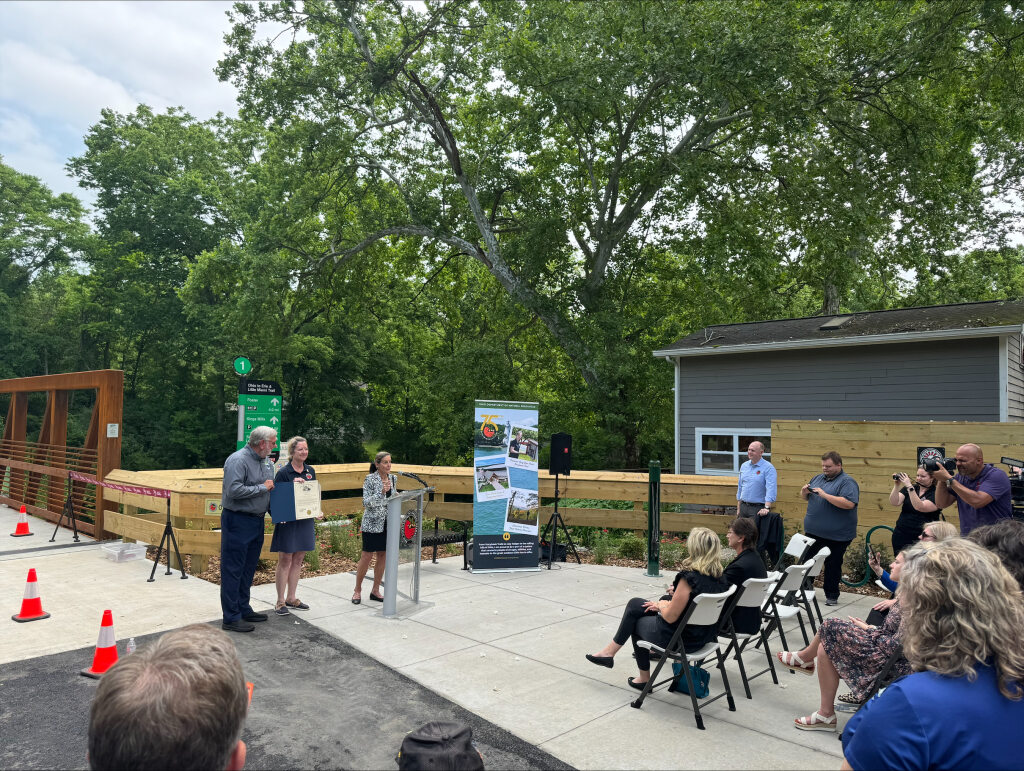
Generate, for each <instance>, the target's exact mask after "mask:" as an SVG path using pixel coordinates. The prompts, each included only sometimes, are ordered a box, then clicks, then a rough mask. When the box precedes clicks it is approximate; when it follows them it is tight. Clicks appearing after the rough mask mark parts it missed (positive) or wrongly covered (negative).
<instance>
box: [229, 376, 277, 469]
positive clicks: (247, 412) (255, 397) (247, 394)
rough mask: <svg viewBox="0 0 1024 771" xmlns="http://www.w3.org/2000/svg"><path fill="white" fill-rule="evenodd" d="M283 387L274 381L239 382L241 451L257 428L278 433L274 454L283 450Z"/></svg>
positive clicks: (239, 444) (239, 441) (239, 447)
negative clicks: (270, 429) (269, 429)
mask: <svg viewBox="0 0 1024 771" xmlns="http://www.w3.org/2000/svg"><path fill="white" fill-rule="evenodd" d="M283 401H284V399H283V394H282V392H281V386H280V385H279V384H278V383H275V382H274V381H273V380H249V379H247V378H244V377H243V378H240V379H239V381H238V446H237V447H236V448H235V449H236V450H241V449H242V447H244V446H245V442H246V439H247V438H248V436H249V434H250V433H251V432H252V430H253V429H254V428H256V427H257V426H270V427H271V428H272V429H274V430H275V431H277V444H276V445H274V452H278V451H279V450H280V449H281V403H282V402H283Z"/></svg>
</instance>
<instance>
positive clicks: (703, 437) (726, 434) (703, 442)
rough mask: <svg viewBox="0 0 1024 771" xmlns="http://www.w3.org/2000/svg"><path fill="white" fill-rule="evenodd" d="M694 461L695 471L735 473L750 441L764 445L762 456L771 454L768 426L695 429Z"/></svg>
mask: <svg viewBox="0 0 1024 771" xmlns="http://www.w3.org/2000/svg"><path fill="white" fill-rule="evenodd" d="M695 432H696V435H697V453H696V454H697V463H696V467H697V469H696V473H698V474H721V475H727V476H734V475H736V474H738V473H739V470H740V466H741V465H742V464H743V461H745V460H746V459H747V447H749V446H750V443H751V442H755V441H757V442H762V443H763V444H764V457H765V458H768V459H770V458H771V454H772V437H771V429H768V428H698V429H695Z"/></svg>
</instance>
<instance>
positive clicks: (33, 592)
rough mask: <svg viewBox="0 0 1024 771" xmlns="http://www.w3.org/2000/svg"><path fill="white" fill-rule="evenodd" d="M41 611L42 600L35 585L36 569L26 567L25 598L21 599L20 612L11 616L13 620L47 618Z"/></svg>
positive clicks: (48, 615) (47, 614)
mask: <svg viewBox="0 0 1024 771" xmlns="http://www.w3.org/2000/svg"><path fill="white" fill-rule="evenodd" d="M49 617H50V614H49V613H43V602H42V600H40V599H39V587H38V586H36V569H35V568H29V569H28V582H27V583H26V584H25V599H23V600H22V601H21V613H19V614H18V615H16V616H11V618H13V619H14V620H15V621H39V620H41V619H44V618H49Z"/></svg>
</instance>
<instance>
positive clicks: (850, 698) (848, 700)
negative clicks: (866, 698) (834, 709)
mask: <svg viewBox="0 0 1024 771" xmlns="http://www.w3.org/2000/svg"><path fill="white" fill-rule="evenodd" d="M836 699H837V700H839V701H841V702H842V703H843V704H856V705H858V706H859V705H860V704H862V703H863V699H858V698H857V697H856V696H854V695H853V694H852V693H841V694H839V695H838V696H836Z"/></svg>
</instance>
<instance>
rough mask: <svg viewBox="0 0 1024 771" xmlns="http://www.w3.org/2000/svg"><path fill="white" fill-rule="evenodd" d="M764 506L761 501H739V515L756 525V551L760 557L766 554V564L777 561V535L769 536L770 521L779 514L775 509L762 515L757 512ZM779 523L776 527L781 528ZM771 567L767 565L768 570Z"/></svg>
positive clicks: (776, 518) (770, 534)
mask: <svg viewBox="0 0 1024 771" xmlns="http://www.w3.org/2000/svg"><path fill="white" fill-rule="evenodd" d="M762 508H764V504H761V503H747V502H746V501H740V516H741V517H746V518H747V519H752V520H754V524H755V525H756V526H757V551H758V554H761V555H762V557H763V556H764V555H765V554H767V555H768V565H769V566H771V565H774V564H775V563H776V562H778V561H779V540H778V537H774V538H773V537H771V536H772V535H773V533H771V527H770V523H772V522H773V519H774V520H778V519H779V517H780V515H779V513H778V512H777V511H770V512H768V513H767V514H765V515H764V516H763V517H762V516H760V515H759V514H758V512H759V511H760V510H761V509H762ZM781 527H782V526H781V524H780V525H778V528H781ZM770 569H771V567H769V570H770Z"/></svg>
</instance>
